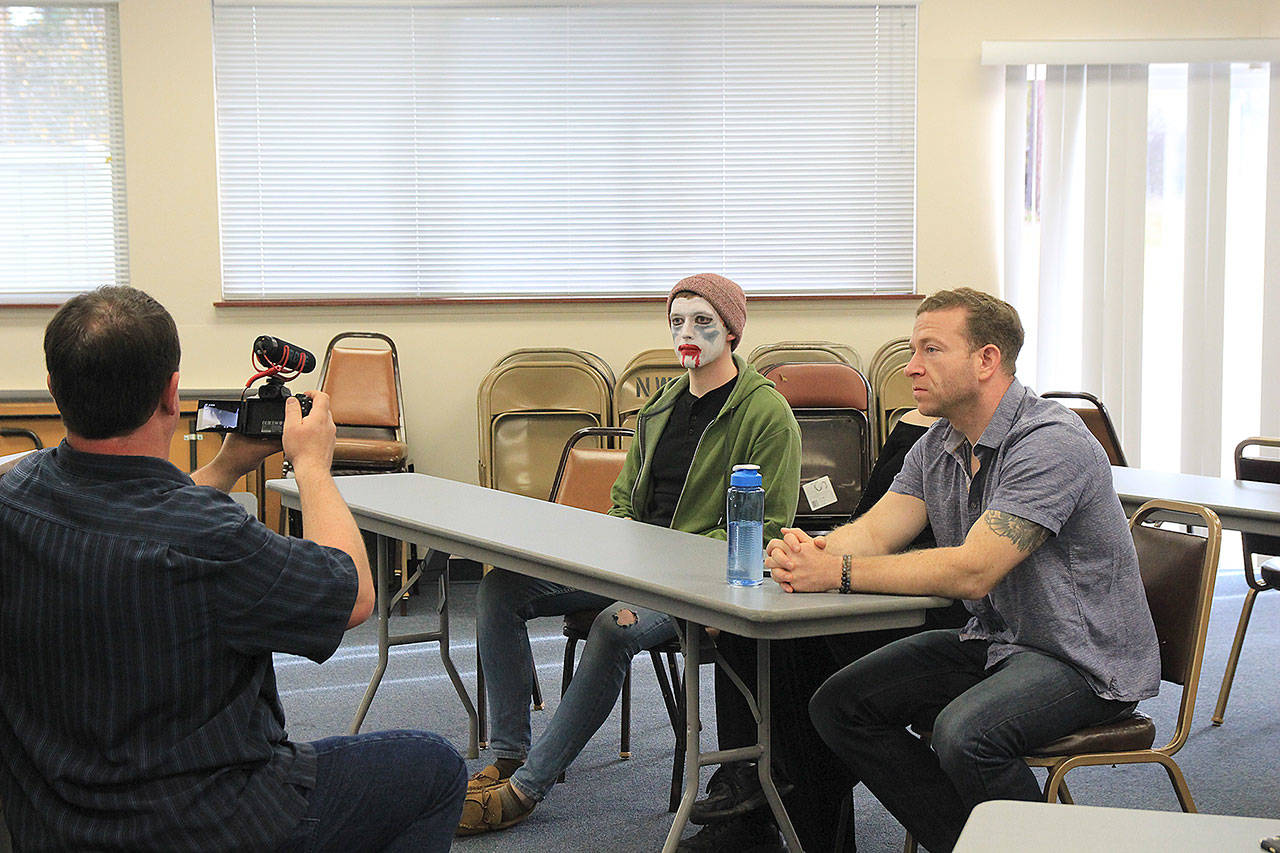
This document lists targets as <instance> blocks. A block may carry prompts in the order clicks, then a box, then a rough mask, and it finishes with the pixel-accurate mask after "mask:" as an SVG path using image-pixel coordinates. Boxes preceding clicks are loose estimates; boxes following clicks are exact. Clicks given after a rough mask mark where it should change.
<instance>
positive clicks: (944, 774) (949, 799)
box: [809, 630, 1137, 853]
mask: <svg viewBox="0 0 1280 853" xmlns="http://www.w3.org/2000/svg"><path fill="white" fill-rule="evenodd" d="M987 646H988V644H987V643H986V642H982V641H976V640H970V641H966V642H962V641H961V640H960V638H959V632H957V631H945V630H943V631H927V632H925V633H922V634H916V635H915V636H911V637H906V638H904V639H902V640H898V641H897V642H895V643H892V644H891V645H888V646H885V647H884V648H883V649H880V650H878V651H876V652H872V653H871V654H869V655H867V656H866V657H864V658H862V659H861V660H859V661H857V662H856V663H853V664H850V665H849V666H847V667H845V668H844V669H843V670H841V671H840V672H838V673H836V674H835V675H833V676H832V677H831V679H830V680H828V681H827V683H826V684H824V685H823V686H822V687H821V688H820V689H819V690H818V692H817V693H816V694H815V695H814V697H813V700H812V701H811V702H810V703H809V711H810V715H811V716H812V718H813V723H814V725H815V727H816V728H817V730H818V733H819V734H820V735H821V736H822V739H823V740H824V741H826V743H827V744H828V745H829V746H830V747H831V749H832V750H833V751H834V752H835V753H836V754H837V755H838V756H840V758H841V759H843V760H844V762H845V763H846V764H848V765H849V766H850V767H852V768H853V771H854V773H855V774H856V775H857V776H858V777H859V778H860V779H861V780H862V783H863V784H864V785H866V786H867V788H868V789H869V790H870V791H871V792H872V793H873V794H875V795H876V797H877V798H878V799H879V800H880V802H881V803H883V804H884V806H885V808H887V809H888V810H889V811H890V812H891V813H892V814H893V816H894V817H896V818H897V819H898V821H899V822H901V823H902V825H903V826H905V827H906V828H907V830H908V831H909V832H910V833H911V834H912V835H913V836H915V838H916V840H918V841H919V842H920V843H921V844H923V845H924V846H925V847H926V848H928V849H929V850H930V851H933V853H944V851H949V850H951V848H952V847H954V846H955V843H956V838H957V837H958V836H959V835H960V829H961V828H962V827H963V826H964V822H965V820H967V819H968V817H969V811H970V809H972V808H973V807H974V806H975V805H977V804H978V803H981V802H984V801H986V800H993V799H1006V800H1038V799H1040V798H1041V793H1040V786H1039V784H1038V783H1037V781H1036V778H1035V776H1034V775H1033V774H1032V772H1031V768H1029V767H1028V766H1027V765H1026V763H1025V762H1024V761H1023V760H1022V756H1024V755H1026V754H1027V752H1028V751H1029V750H1030V749H1032V748H1034V747H1037V746H1041V745H1043V744H1046V743H1048V742H1050V741H1052V740H1055V739H1056V738H1059V737H1062V736H1063V735H1066V734H1070V733H1071V732H1073V731H1075V730H1077V729H1080V728H1084V727H1085V726H1090V725H1096V724H1099V723H1104V722H1107V721H1110V720H1113V719H1116V718H1117V717H1120V716H1122V715H1124V714H1127V713H1129V712H1130V711H1132V710H1133V708H1134V706H1135V705H1136V704H1137V703H1135V702H1117V701H1113V700H1109V699H1102V698H1099V697H1098V696H1097V695H1096V694H1095V693H1094V692H1093V690H1092V689H1091V688H1090V687H1089V684H1088V682H1087V681H1085V679H1084V677H1083V676H1081V675H1080V674H1079V673H1078V672H1077V671H1076V670H1075V669H1074V668H1072V667H1071V666H1068V665H1067V664H1065V663H1063V662H1062V661H1060V660H1058V659H1057V658H1054V657H1050V656H1049V655H1045V654H1040V653H1038V652H1033V651H1022V652H1018V653H1016V654H1013V655H1010V656H1009V657H1008V658H1006V659H1005V660H1003V661H1001V662H1000V663H999V664H997V665H996V666H995V667H994V668H993V669H992V670H990V671H986V669H985V666H986V656H987ZM909 725H910V726H914V727H915V728H916V729H917V730H931V731H932V732H933V738H932V747H931V746H930V744H926V743H925V742H924V741H922V740H920V739H919V738H917V737H915V736H914V735H912V734H911V733H910V732H908V731H907V729H906V727H907V726H909Z"/></svg>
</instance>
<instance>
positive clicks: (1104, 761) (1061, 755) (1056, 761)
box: [906, 500, 1222, 853]
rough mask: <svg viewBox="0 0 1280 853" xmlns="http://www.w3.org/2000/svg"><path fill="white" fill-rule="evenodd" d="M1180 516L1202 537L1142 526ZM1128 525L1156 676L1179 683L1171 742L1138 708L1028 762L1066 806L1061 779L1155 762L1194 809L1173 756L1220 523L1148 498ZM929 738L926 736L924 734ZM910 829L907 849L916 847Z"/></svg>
mask: <svg viewBox="0 0 1280 853" xmlns="http://www.w3.org/2000/svg"><path fill="white" fill-rule="evenodd" d="M1170 513H1175V514H1177V515H1179V516H1181V517H1180V518H1179V519H1178V524H1184V523H1185V524H1187V525H1188V526H1189V527H1192V526H1194V527H1203V528H1204V529H1205V531H1206V535H1205V536H1198V535H1196V534H1193V533H1185V532H1183V531H1182V530H1174V529H1169V528H1164V527H1159V526H1155V525H1152V526H1149V525H1147V524H1145V522H1146V521H1147V519H1149V518H1150V517H1152V516H1154V515H1157V514H1159V515H1160V516H1161V517H1162V518H1167V517H1168V515H1169V514H1170ZM1129 530H1130V531H1131V532H1132V534H1133V544H1134V547H1135V548H1137V551H1138V568H1139V571H1140V572H1141V573H1142V586H1143V588H1144V589H1145V590H1146V594H1147V604H1148V606H1149V607H1150V608H1151V618H1152V620H1153V621H1154V622H1155V626H1156V636H1157V639H1158V640H1159V643H1160V678H1161V680H1163V681H1168V682H1171V683H1173V684H1177V685H1179V686H1180V687H1181V688H1182V696H1181V700H1180V702H1179V703H1178V714H1177V717H1176V719H1175V722H1174V728H1173V733H1172V735H1171V737H1170V738H1169V742H1168V743H1166V744H1165V745H1164V746H1162V747H1158V748H1156V747H1154V744H1155V736H1156V727H1155V723H1154V722H1153V721H1152V719H1151V718H1150V717H1149V716H1147V715H1146V714H1144V713H1142V712H1141V711H1137V710H1135V711H1134V712H1133V713H1132V714H1130V715H1129V716H1127V717H1125V718H1124V719H1121V720H1117V721H1116V722H1113V723H1106V724H1104V725H1101V726H1090V727H1088V728H1084V729H1081V730H1079V731H1077V732H1074V733H1072V734H1069V735H1067V736H1066V737H1062V738H1058V739H1057V740H1055V741H1053V742H1052V743H1048V744H1045V745H1044V746H1042V747H1040V748H1038V749H1035V750H1032V751H1031V753H1030V754H1029V755H1027V756H1026V762H1027V764H1029V765H1030V766H1032V767H1044V768H1046V769H1047V770H1048V771H1049V775H1048V777H1047V778H1046V779H1045V783H1044V797H1045V800H1046V801H1047V802H1050V803H1052V802H1056V801H1057V800H1059V799H1061V800H1062V802H1064V803H1071V802H1073V800H1072V799H1071V794H1070V792H1069V791H1068V790H1067V786H1066V781H1065V777H1066V775H1067V773H1068V772H1069V771H1071V770H1074V769H1075V768H1077V767H1096V766H1106V765H1111V766H1115V765H1118V764H1159V765H1160V766H1161V767H1163V768H1164V771H1165V773H1166V774H1167V775H1168V776H1169V781H1170V782H1171V783H1172V785H1173V790H1174V793H1175V794H1176V795H1177V798H1178V803H1179V805H1181V807H1182V810H1183V811H1184V812H1194V811H1195V810H1196V806H1195V800H1194V799H1193V798H1192V796H1191V790H1190V789H1189V788H1188V787H1187V780H1186V778H1185V777H1184V776H1183V775H1182V769H1181V768H1180V767H1178V763H1177V762H1176V761H1174V759H1173V756H1174V754H1175V753H1177V752H1178V750H1180V749H1181V748H1182V746H1183V744H1185V743H1186V742H1187V737H1188V736H1189V735H1190V734H1191V718H1192V715H1193V714H1194V713H1195V706H1196V688H1197V686H1198V685H1199V683H1200V664H1201V662H1202V661H1203V660H1204V638H1205V634H1206V632H1207V631H1208V628H1209V608H1210V605H1212V604H1213V582H1214V579H1215V577H1216V576H1217V571H1218V551H1219V548H1220V547H1221V543H1222V522H1221V521H1219V519H1218V515H1217V513H1215V512H1214V511H1213V510H1211V509H1208V508H1206V507H1202V506H1197V505H1195V504H1188V503H1182V502H1180V501H1166V500H1152V501H1147V502H1146V503H1144V504H1143V505H1142V506H1140V507H1138V511H1137V512H1135V513H1134V514H1133V517H1132V518H1131V519H1129ZM922 737H926V738H927V737H928V733H922ZM915 849H916V848H915V841H914V839H912V838H911V836H910V835H909V834H908V836H907V847H906V850H907V851H908V853H911V851H913V850H915Z"/></svg>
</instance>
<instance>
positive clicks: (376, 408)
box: [320, 332, 412, 473]
mask: <svg viewBox="0 0 1280 853" xmlns="http://www.w3.org/2000/svg"><path fill="white" fill-rule="evenodd" d="M349 340H375V341H381V342H382V343H384V344H385V345H386V346H384V347H377V348H370V347H363V346H359V347H357V346H342V345H340V342H345V341H349ZM320 390H321V391H324V392H325V393H327V394H328V395H329V398H330V400H329V406H330V409H331V411H332V412H333V422H334V423H335V424H337V425H338V440H337V444H336V445H335V446H334V450H333V468H334V471H335V472H339V473H341V472H344V471H345V472H351V473H354V472H357V471H360V472H375V471H407V470H411V468H412V466H411V465H410V464H409V460H408V450H409V446H408V445H407V444H406V443H405V440H404V398H403V396H402V394H401V390H400V361H399V358H398V357H397V355H396V345H395V343H393V342H392V340H391V338H389V337H387V336H386V335H383V334H379V333H378V332H343V333H341V334H339V335H336V336H335V337H334V338H333V340H331V341H329V347H328V349H327V350H326V351H325V354H324V366H323V367H321V368H320Z"/></svg>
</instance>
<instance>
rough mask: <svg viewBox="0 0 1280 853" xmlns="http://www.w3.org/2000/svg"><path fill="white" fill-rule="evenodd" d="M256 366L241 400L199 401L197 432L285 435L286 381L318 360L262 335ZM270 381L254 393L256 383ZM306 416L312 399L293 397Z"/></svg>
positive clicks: (256, 347)
mask: <svg viewBox="0 0 1280 853" xmlns="http://www.w3.org/2000/svg"><path fill="white" fill-rule="evenodd" d="M253 366H254V369H255V370H256V371H257V372H256V373H254V374H253V375H252V376H250V377H249V381H248V382H246V383H245V384H244V391H243V392H242V393H241V394H240V399H238V400H200V401H199V402H198V403H197V405H196V432H222V433H226V432H238V433H240V434H241V435H244V436H250V437H254V438H258V437H262V436H278V435H283V434H284V401H285V400H286V399H287V398H288V397H289V389H288V387H286V386H285V384H284V383H285V382H287V381H288V380H290V379H296V378H297V377H298V376H301V375H302V374H303V373H310V372H311V371H313V370H315V369H316V357H315V356H314V355H312V354H311V353H309V352H307V351H306V350H304V349H303V348H302V347H298V346H294V345H293V344H291V343H288V342H287V341H282V340H280V339H279V338H273V337H271V336H270V335H260V336H259V337H258V339H257V340H255V341H254V342H253ZM263 378H265V379H266V380H267V381H266V383H265V384H264V385H262V386H261V387H260V388H258V390H257V391H256V392H254V393H250V392H249V389H250V388H251V387H252V386H253V383H255V382H257V381H258V380H259V379H263ZM293 396H294V397H295V398H297V400H298V403H299V404H301V406H302V414H303V416H304V417H305V416H306V415H307V414H308V413H309V412H310V411H311V398H310V397H308V396H307V395H306V394H294V395H293Z"/></svg>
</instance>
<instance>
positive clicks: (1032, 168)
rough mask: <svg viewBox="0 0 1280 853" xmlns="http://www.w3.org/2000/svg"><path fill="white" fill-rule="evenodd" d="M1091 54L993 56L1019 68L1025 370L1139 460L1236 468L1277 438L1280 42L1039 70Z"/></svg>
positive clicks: (1010, 263) (1016, 248) (1014, 167)
mask: <svg viewBox="0 0 1280 853" xmlns="http://www.w3.org/2000/svg"><path fill="white" fill-rule="evenodd" d="M1046 45H1048V46H1047V47H1046ZM1080 49H1081V48H1080V47H1079V46H1076V47H1062V46H1055V45H1053V43H1040V44H1039V45H1031V46H1022V45H1017V44H1008V43H1004V44H1001V45H991V44H989V45H984V55H985V56H986V58H987V61H989V62H991V61H992V60H995V61H994V62H993V64H1003V65H1006V67H1007V73H1006V94H1007V99H1006V137H1005V142H1006V147H1005V152H1006V155H1005V156H1006V162H1005V181H1006V185H1005V199H1006V207H1005V211H1006V212H1005V288H1006V295H1007V297H1008V298H1009V299H1010V301H1011V302H1013V304H1014V305H1015V306H1016V307H1017V308H1018V310H1019V312H1020V313H1021V314H1022V317H1023V323H1024V325H1025V326H1026V328H1027V333H1028V346H1027V348H1026V349H1024V353H1025V354H1026V355H1025V357H1023V358H1020V359H1019V373H1020V374H1021V375H1022V376H1023V377H1024V380H1026V381H1029V383H1030V384H1032V385H1033V387H1035V388H1036V389H1037V390H1041V391H1048V390H1086V391H1090V392H1092V393H1094V394H1096V395H1098V396H1099V397H1100V398H1101V399H1102V400H1103V401H1104V402H1105V403H1106V404H1107V406H1108V408H1110V409H1111V410H1112V412H1113V414H1115V415H1117V416H1118V417H1117V420H1118V421H1119V429H1120V431H1121V437H1122V441H1123V444H1124V448H1125V453H1126V455H1127V456H1128V457H1129V459H1130V462H1131V463H1132V464H1141V465H1142V466H1143V467H1149V468H1159V469H1165V470H1175V471H1176V470H1181V471H1185V472H1188V473H1196V474H1211V475H1216V474H1219V473H1220V472H1223V471H1230V470H1231V458H1232V450H1233V449H1234V447H1235V445H1236V444H1237V443H1238V442H1239V441H1240V440H1242V439H1244V438H1246V437H1248V436H1250V435H1257V434H1259V433H1260V432H1261V433H1265V434H1273V435H1274V434H1280V390H1278V389H1277V388H1276V387H1275V385H1276V383H1275V381H1274V373H1275V371H1274V351H1275V346H1276V344H1277V343H1280V341H1278V340H1277V335H1280V329H1277V326H1276V324H1277V322H1280V310H1278V309H1280V301H1278V299H1280V294H1277V293H1276V289H1277V287H1280V252H1277V251H1276V247H1275V245H1274V242H1275V238H1274V234H1275V232H1276V229H1277V226H1278V225H1280V186H1278V185H1280V181H1278V180H1277V178H1276V177H1275V176H1276V175H1277V173H1278V172H1280V105H1278V104H1276V103H1274V102H1273V99H1275V98H1277V97H1280V63H1277V62H1270V61H1266V60H1268V59H1269V58H1270V57H1268V56H1267V55H1266V51H1267V50H1272V51H1274V49H1275V48H1274V44H1272V45H1271V46H1270V47H1264V48H1259V47H1258V46H1256V45H1251V44H1250V43H1249V42H1248V41H1242V42H1234V41H1232V42H1172V43H1161V42H1154V43H1128V44H1127V45H1124V46H1107V45H1105V44H1103V45H1097V44H1094V45H1091V46H1090V47H1089V50H1090V51H1091V53H1092V55H1091V57H1090V58H1089V59H1088V61H1080V60H1075V61H1073V59H1074V57H1072V56H1070V55H1067V56H1057V57H1055V58H1054V59H1051V60H1050V61H1049V62H1048V63H1046V64H1034V63H1031V62H1028V61H1027V60H1028V59H1032V58H1034V57H1035V54H1036V53H1037V51H1040V52H1043V51H1045V50H1048V51H1050V52H1053V53H1061V52H1062V51H1064V50H1066V51H1071V50H1077V51H1078V50H1080ZM1260 50H1262V54H1261V55H1259V51H1260ZM1108 51H1110V53H1109V52H1108ZM1112 55H1114V61H1095V60H1097V59H1101V60H1107V59H1111V58H1112ZM1006 57H1007V59H1006ZM1276 58H1277V59H1280V57H1276ZM1177 59H1184V60H1194V61H1174V60H1177ZM1269 233H1270V234H1272V235H1273V236H1272V237H1270V238H1268V236H1267V235H1268V234H1269ZM1268 239H1270V240H1271V242H1272V245H1271V246H1270V247H1268ZM1264 282H1266V283H1269V286H1264ZM1268 352H1270V353H1271V357H1270V358H1269V357H1268Z"/></svg>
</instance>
